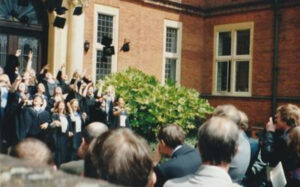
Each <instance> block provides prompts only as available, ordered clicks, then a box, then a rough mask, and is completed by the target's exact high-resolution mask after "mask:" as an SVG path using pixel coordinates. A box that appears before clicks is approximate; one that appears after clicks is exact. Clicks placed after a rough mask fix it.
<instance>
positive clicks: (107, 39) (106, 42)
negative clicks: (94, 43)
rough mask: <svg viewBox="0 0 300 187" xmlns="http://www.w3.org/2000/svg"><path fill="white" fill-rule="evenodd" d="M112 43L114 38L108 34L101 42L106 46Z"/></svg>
mask: <svg viewBox="0 0 300 187" xmlns="http://www.w3.org/2000/svg"><path fill="white" fill-rule="evenodd" d="M111 43H112V38H110V37H108V36H103V37H102V39H101V44H102V45H104V46H110V45H111Z"/></svg>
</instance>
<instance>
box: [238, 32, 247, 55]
mask: <svg viewBox="0 0 300 187" xmlns="http://www.w3.org/2000/svg"><path fill="white" fill-rule="evenodd" d="M236 36H237V44H236V54H237V55H248V54H249V51H250V30H249V29H248V30H240V31H237V35H236Z"/></svg>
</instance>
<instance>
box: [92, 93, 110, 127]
mask: <svg viewBox="0 0 300 187" xmlns="http://www.w3.org/2000/svg"><path fill="white" fill-rule="evenodd" d="M105 109H106V101H105V100H104V99H103V98H99V99H97V101H96V103H95V105H94V108H93V109H92V110H91V114H90V116H89V119H90V121H89V123H92V122H101V123H104V124H106V125H107V121H106V120H107V117H106V111H105Z"/></svg>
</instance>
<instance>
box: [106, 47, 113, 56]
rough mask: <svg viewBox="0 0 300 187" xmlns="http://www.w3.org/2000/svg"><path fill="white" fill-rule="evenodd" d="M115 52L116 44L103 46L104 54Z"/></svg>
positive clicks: (108, 54)
mask: <svg viewBox="0 0 300 187" xmlns="http://www.w3.org/2000/svg"><path fill="white" fill-rule="evenodd" d="M114 54H115V47H114V46H107V47H104V48H103V55H104V56H111V55H114Z"/></svg>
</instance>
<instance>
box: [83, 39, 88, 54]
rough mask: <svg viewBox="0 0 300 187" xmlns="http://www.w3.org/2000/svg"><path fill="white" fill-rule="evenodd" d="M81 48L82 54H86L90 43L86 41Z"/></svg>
mask: <svg viewBox="0 0 300 187" xmlns="http://www.w3.org/2000/svg"><path fill="white" fill-rule="evenodd" d="M83 48H84V52H88V50H89V49H90V42H89V41H87V40H86V41H85V42H84V44H83Z"/></svg>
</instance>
